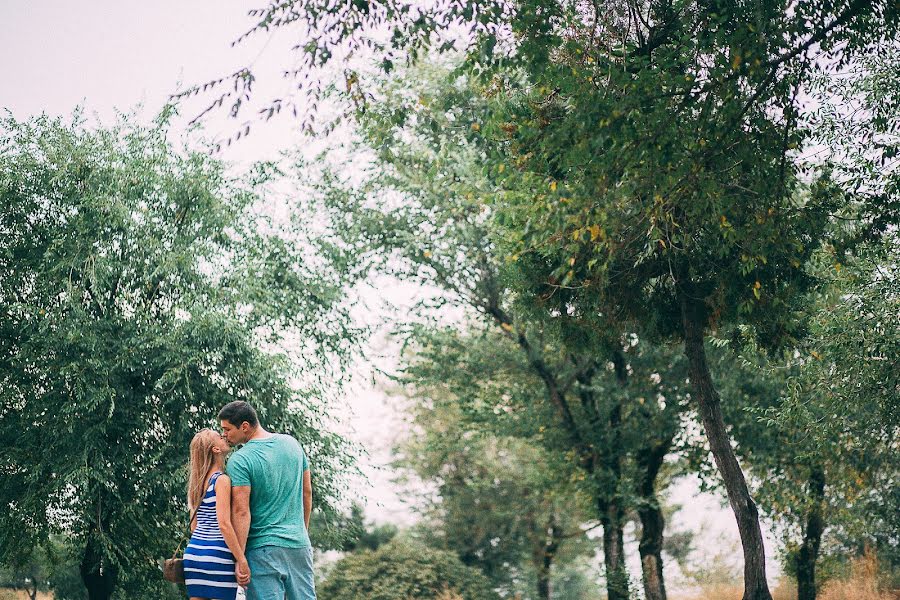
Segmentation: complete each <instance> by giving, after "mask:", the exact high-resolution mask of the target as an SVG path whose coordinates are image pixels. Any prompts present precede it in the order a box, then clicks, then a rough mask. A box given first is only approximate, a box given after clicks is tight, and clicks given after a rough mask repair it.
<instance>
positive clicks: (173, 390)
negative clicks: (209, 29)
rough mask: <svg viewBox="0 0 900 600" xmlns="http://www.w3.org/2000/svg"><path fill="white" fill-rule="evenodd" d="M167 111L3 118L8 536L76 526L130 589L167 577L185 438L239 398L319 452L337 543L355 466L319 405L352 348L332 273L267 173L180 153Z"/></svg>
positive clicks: (108, 571)
mask: <svg viewBox="0 0 900 600" xmlns="http://www.w3.org/2000/svg"><path fill="white" fill-rule="evenodd" d="M168 118H169V115H168V113H164V114H163V115H162V116H161V117H160V119H159V121H158V122H157V123H156V124H155V125H154V126H152V127H150V128H141V127H136V126H132V125H129V124H127V123H123V124H120V125H118V126H116V127H113V128H108V129H95V130H91V129H88V128H87V127H85V126H84V124H83V123H82V122H81V121H80V120H78V119H76V120H75V121H74V122H73V123H71V124H65V123H63V122H62V121H60V120H53V119H49V118H46V117H40V118H36V119H32V120H29V121H25V122H17V121H15V120H13V119H12V118H7V119H5V120H4V121H3V123H2V129H0V198H2V206H3V209H2V213H0V231H2V232H3V235H2V236H0V273H2V276H0V332H2V334H0V340H2V341H0V433H2V436H3V438H4V439H5V440H7V443H6V444H5V445H4V447H3V449H2V450H0V505H2V506H4V510H3V511H2V512H0V548H2V553H3V558H4V559H7V560H11V559H14V558H15V556H16V554H17V553H18V552H19V551H20V550H21V549H22V548H28V547H29V546H30V545H32V544H35V543H37V542H40V541H41V540H43V539H46V537H47V536H48V535H49V534H52V533H64V534H66V535H68V536H69V537H70V541H71V544H72V545H73V546H74V547H76V548H78V549H79V551H78V552H79V559H78V562H79V563H80V564H81V565H82V567H81V569H82V576H83V577H85V581H86V582H88V581H89V580H91V578H93V579H92V581H93V583H94V584H97V585H100V584H99V583H98V582H100V581H103V582H104V583H103V586H104V587H107V588H108V587H110V586H116V587H119V588H120V589H121V590H123V593H125V594H126V595H129V596H131V597H134V596H136V595H139V594H140V593H141V590H144V589H147V586H151V587H153V588H154V589H156V588H157V587H159V585H163V583H162V580H161V578H160V577H159V573H158V567H157V564H156V561H157V559H158V558H160V557H161V556H164V555H168V554H170V553H171V552H172V550H173V548H174V545H175V544H176V542H177V538H178V537H179V536H180V535H181V531H182V529H183V527H184V523H185V522H186V520H187V519H186V516H187V513H186V511H185V509H184V502H183V496H184V475H185V474H184V471H183V466H184V464H185V462H186V460H187V446H188V442H189V441H190V438H191V436H192V435H193V433H194V432H195V431H196V430H198V429H200V428H201V427H205V426H214V425H216V419H215V415H216V413H217V410H218V408H219V407H220V406H221V405H223V404H225V403H226V402H228V401H230V400H234V399H247V400H250V401H252V402H253V403H254V404H255V405H256V406H257V407H258V408H259V412H260V415H261V417H262V419H263V421H264V422H265V423H266V425H267V426H269V427H271V428H273V429H275V430H284V431H290V432H292V433H294V434H295V435H296V436H297V437H298V438H299V439H300V440H301V442H302V443H303V444H304V446H305V447H306V448H307V450H308V452H309V454H310V457H311V459H312V461H313V462H314V464H315V469H316V471H315V472H316V475H315V478H314V482H315V483H314V484H315V486H316V497H317V502H318V504H317V509H318V510H317V513H316V515H315V516H314V522H316V521H318V523H317V525H316V526H317V527H318V528H319V532H320V534H319V536H317V538H318V539H317V542H318V543H320V544H324V545H326V546H327V545H328V544H329V543H333V540H329V539H328V537H326V535H325V532H326V531H327V530H328V522H329V520H330V519H332V518H333V515H334V514H335V513H334V510H333V509H332V503H333V501H334V500H335V499H336V497H337V496H338V494H339V492H340V490H341V486H342V485H343V484H342V478H341V474H342V473H345V472H346V470H347V469H348V463H347V460H348V457H347V454H346V446H345V444H344V442H343V441H342V440H341V439H340V438H339V437H337V436H335V435H333V434H330V433H328V432H327V431H326V430H324V429H323V428H322V417H323V414H324V413H323V405H322V403H321V400H320V398H321V397H322V395H323V393H324V392H325V390H326V387H325V386H327V385H328V384H327V382H328V381H329V379H331V377H332V376H333V374H334V372H335V371H333V370H330V369H329V368H328V365H334V366H333V369H335V370H336V369H339V368H340V365H341V364H342V363H341V361H340V360H339V359H340V357H342V356H345V355H346V353H347V350H348V348H349V346H348V340H349V332H348V331H347V330H346V328H345V325H344V320H343V317H342V310H343V309H342V308H341V304H340V296H339V295H338V294H337V290H338V289H339V288H340V281H339V280H338V274H336V273H334V274H332V273H329V274H323V273H318V272H316V271H315V270H314V269H313V268H312V267H311V266H310V264H309V263H305V262H304V261H303V260H302V257H303V252H307V253H308V252H309V248H308V247H306V248H304V247H303V246H302V244H299V243H295V242H293V241H289V239H288V238H287V234H288V233H290V232H279V231H278V229H277V228H275V227H274V226H273V225H272V224H271V223H269V222H268V221H267V219H266V218H265V217H263V216H262V215H261V214H260V213H259V211H256V210H255V209H254V206H255V204H257V203H258V202H259V201H260V196H259V193H258V191H257V190H256V189H254V187H252V186H251V185H249V184H245V183H243V182H241V181H239V180H236V179H233V178H230V177H229V176H227V175H226V174H225V171H224V165H222V164H221V163H219V162H217V161H215V160H213V159H211V158H209V156H208V155H206V154H203V153H200V152H177V151H176V150H174V149H173V148H171V147H170V146H169V145H168V144H167V142H166V131H167V119H168ZM287 335H295V336H297V335H301V336H302V337H303V339H304V340H305V343H304V344H303V346H302V347H301V350H300V351H299V352H296V353H293V354H288V353H287V352H285V351H284V350H283V349H282V348H283V346H282V345H281V344H282V342H283V341H284V339H285V336H287ZM301 386H302V387H301ZM136 523H137V524H139V525H140V526H139V527H135V524H136ZM330 533H332V534H333V533H334V532H333V531H332V532H330ZM155 582H158V583H155ZM88 585H89V586H90V585H91V583H89V584H88ZM148 593H149V592H148ZM153 593H162V592H161V591H157V592H153Z"/></svg>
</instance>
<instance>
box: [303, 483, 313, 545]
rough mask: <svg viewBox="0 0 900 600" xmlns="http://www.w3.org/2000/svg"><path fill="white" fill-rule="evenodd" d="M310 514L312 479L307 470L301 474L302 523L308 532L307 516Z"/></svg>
mask: <svg viewBox="0 0 900 600" xmlns="http://www.w3.org/2000/svg"><path fill="white" fill-rule="evenodd" d="M310 514H312V477H311V476H310V474H309V470H306V471H304V472H303V522H304V523H305V524H306V531H309V515H310Z"/></svg>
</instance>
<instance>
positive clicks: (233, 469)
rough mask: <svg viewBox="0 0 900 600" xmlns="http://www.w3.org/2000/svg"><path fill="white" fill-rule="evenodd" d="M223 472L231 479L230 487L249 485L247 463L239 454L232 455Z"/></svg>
mask: <svg viewBox="0 0 900 600" xmlns="http://www.w3.org/2000/svg"><path fill="white" fill-rule="evenodd" d="M225 472H226V473H227V474H228V476H229V477H231V485H232V486H235V487H237V486H243V485H250V469H249V467H248V465H247V461H245V460H244V457H243V456H241V455H240V454H234V455H232V457H231V459H230V460H229V461H228V465H227V466H226V467H225Z"/></svg>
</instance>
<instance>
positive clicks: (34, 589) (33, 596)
mask: <svg viewBox="0 0 900 600" xmlns="http://www.w3.org/2000/svg"><path fill="white" fill-rule="evenodd" d="M37 593H38V582H37V578H34V579H32V580H31V590H29V592H28V595H29V597H30V598H31V600H37Z"/></svg>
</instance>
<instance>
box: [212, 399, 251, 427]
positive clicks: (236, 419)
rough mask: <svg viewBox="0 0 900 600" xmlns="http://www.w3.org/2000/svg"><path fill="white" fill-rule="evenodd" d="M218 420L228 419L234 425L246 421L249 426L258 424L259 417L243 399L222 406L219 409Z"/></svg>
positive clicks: (236, 425)
mask: <svg viewBox="0 0 900 600" xmlns="http://www.w3.org/2000/svg"><path fill="white" fill-rule="evenodd" d="M219 420H220V421H228V422H229V423H231V424H232V425H234V426H235V427H240V426H241V423H243V422H244V421H247V423H249V424H250V427H256V426H257V425H259V417H257V416H256V411H255V410H253V407H252V406H250V405H249V404H247V403H246V402H244V401H243V400H235V401H234V402H229V403H228V404H226V405H225V406H223V407H222V410H220V411H219Z"/></svg>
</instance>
